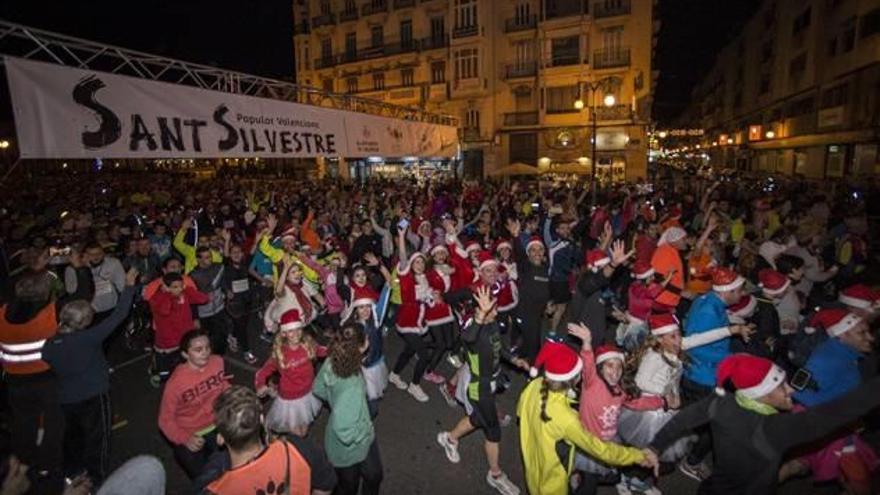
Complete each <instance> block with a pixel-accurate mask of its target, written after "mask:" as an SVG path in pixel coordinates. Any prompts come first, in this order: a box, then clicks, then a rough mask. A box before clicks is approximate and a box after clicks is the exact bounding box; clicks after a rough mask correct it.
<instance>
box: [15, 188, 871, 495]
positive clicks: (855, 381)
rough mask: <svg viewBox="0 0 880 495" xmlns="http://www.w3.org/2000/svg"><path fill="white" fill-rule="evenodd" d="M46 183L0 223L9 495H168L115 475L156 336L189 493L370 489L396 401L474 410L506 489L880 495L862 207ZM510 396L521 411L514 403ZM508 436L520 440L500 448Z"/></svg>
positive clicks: (690, 195) (517, 192)
mask: <svg viewBox="0 0 880 495" xmlns="http://www.w3.org/2000/svg"><path fill="white" fill-rule="evenodd" d="M728 177H729V176H728ZM38 184H39V188H38V189H37V188H24V187H23V188H19V189H16V190H12V189H10V190H9V191H8V194H5V195H4V197H3V198H2V200H0V201H2V205H0V206H2V208H0V239H2V244H0V272H2V273H0V275H2V280H3V282H4V283H3V284H2V291H3V301H4V302H3V305H2V306H0V358H2V365H3V369H4V377H5V380H4V385H5V395H6V401H5V411H6V417H7V422H6V428H5V429H6V430H7V432H8V437H9V438H8V440H9V441H8V442H7V443H8V445H7V448H5V449H4V450H5V451H6V452H5V455H6V456H7V457H6V460H4V461H2V466H3V469H2V470H0V478H2V479H3V485H2V488H0V494H3V495H6V494H20V493H50V494H56V493H62V492H63V493H66V494H69V493H73V494H77V493H89V492H90V491H95V492H97V493H99V494H113V493H144V494H147V493H164V489H165V473H164V471H163V469H162V466H161V464H159V463H158V461H156V459H155V458H151V457H136V458H134V459H132V460H129V461H128V462H126V463H125V464H123V465H122V466H121V467H119V468H118V469H116V470H115V471H113V472H111V471H110V466H111V464H114V465H115V464H116V463H114V462H111V456H110V453H111V448H110V447H111V438H112V425H113V410H112V398H111V394H110V374H109V371H108V362H107V359H106V353H107V351H108V347H109V346H111V345H112V343H113V342H112V341H113V340H114V339H118V338H120V337H119V334H120V330H121V329H122V328H129V327H131V320H132V319H133V318H134V316H135V314H136V315H137V316H138V318H139V321H149V323H148V325H147V327H148V328H147V329H146V333H147V335H146V338H147V339H148V345H147V349H148V352H149V353H150V356H151V365H150V376H149V382H150V384H151V385H152V386H153V387H155V388H156V389H157V393H159V394H161V405H160V408H159V411H158V413H157V424H158V428H159V430H160V431H161V434H162V435H163V436H164V438H165V439H166V440H167V443H168V445H169V449H170V450H171V451H172V452H173V456H174V458H175V460H176V461H177V463H178V464H179V465H180V467H181V468H182V469H183V471H184V472H185V473H186V475H187V476H188V477H189V478H190V479H191V480H192V487H193V491H194V492H195V493H217V494H224V493H230V494H238V493H250V492H251V491H254V490H257V492H258V493H260V490H262V492H261V493H290V494H308V493H334V494H342V495H345V494H357V493H363V494H375V493H379V492H380V491H381V485H382V479H383V471H384V470H383V465H382V459H381V455H380V450H379V439H378V437H377V430H376V428H375V427H374V420H375V419H376V417H377V415H379V414H380V409H381V407H382V406H381V403H382V397H383V396H384V395H386V394H388V393H401V394H407V396H408V397H411V398H412V400H415V401H418V402H419V403H425V404H424V406H420V407H426V408H436V407H448V406H452V407H460V408H461V410H462V411H463V415H462V417H461V419H460V420H459V421H458V422H457V423H456V424H450V425H448V427H449V428H450V429H449V430H445V431H438V432H437V434H436V440H437V444H438V456H442V455H444V454H445V456H446V457H447V459H448V460H449V462H450V463H453V464H456V463H459V462H460V461H461V457H460V455H459V443H460V442H461V441H462V440H463V439H464V438H465V437H466V436H467V435H468V434H470V433H472V432H474V431H476V430H480V431H481V434H482V437H483V441H484V450H485V456H486V478H485V479H486V482H487V483H488V485H489V486H491V487H492V488H494V489H496V490H497V491H498V492H500V493H502V494H504V495H516V494H518V493H520V492H521V490H522V489H523V488H525V489H527V490H528V492H529V493H532V494H548V495H562V494H567V493H576V494H591V493H596V490H597V489H598V487H599V486H602V485H612V486H614V487H615V489H616V491H617V492H618V493H619V494H631V493H640V494H659V493H660V489H659V488H658V479H659V477H662V476H666V475H668V474H669V472H670V471H671V470H673V469H678V470H679V471H680V472H681V473H683V474H684V475H686V476H687V477H690V478H693V479H694V480H696V482H698V483H699V488H698V490H699V493H706V494H727V493H731V494H732V493H746V492H748V493H773V492H774V491H775V490H776V489H777V487H778V486H779V485H780V484H783V483H785V482H786V481H787V480H789V479H790V478H795V477H811V478H812V480H813V481H814V482H817V483H839V484H840V486H841V487H842V488H843V489H845V490H847V491H848V492H849V493H854V494H866V495H867V494H871V493H877V489H878V484H877V479H876V478H877V472H878V471H877V469H878V467H880V461H878V458H877V456H876V453H875V450H874V447H873V444H874V443H876V442H872V440H876V438H875V436H874V434H875V433H876V431H877V424H878V423H877V421H876V420H877V418H876V417H875V416H873V409H874V408H875V407H877V406H878V405H880V382H878V380H877V378H875V376H876V374H877V371H878V363H877V359H876V350H875V349H874V342H875V331H874V326H873V324H874V320H875V317H876V315H877V314H878V311H880V291H877V290H876V289H874V288H873V286H872V284H874V283H876V282H877V280H876V277H874V276H873V275H874V273H875V272H874V267H875V266H876V264H877V260H876V259H875V258H874V255H875V252H874V251H873V250H872V246H873V244H874V243H875V239H872V237H871V233H872V230H871V229H870V228H869V225H870V221H869V219H870V218H871V217H870V212H871V211H872V208H873V206H874V205H873V204H872V203H870V201H871V200H870V198H871V194H869V193H868V192H867V191H866V190H861V191H856V192H853V191H852V190H851V189H849V188H846V187H842V186H841V185H840V184H837V185H833V186H832V185H828V184H810V183H806V182H803V181H795V180H787V179H783V178H769V179H765V180H761V181H748V182H746V181H745V180H743V181H737V180H725V181H721V182H713V181H710V180H703V179H696V178H690V179H687V178H685V180H680V181H668V182H667V181H664V182H663V183H656V184H652V183H646V182H638V183H630V184H620V185H616V186H608V187H605V188H602V190H601V191H599V193H598V195H596V196H595V198H596V200H595V202H593V201H592V198H593V197H594V196H592V195H591V194H590V192H591V191H590V189H589V186H588V185H585V184H583V183H565V182H557V183H541V182H518V181H513V182H510V181H506V182H503V183H501V182H488V181H487V182H481V181H475V182H467V181H460V180H452V179H448V180H442V179H439V180H434V181H427V182H423V183H419V182H415V181H412V180H398V181H392V180H370V181H366V182H364V183H361V184H352V183H347V184H346V183H341V182H338V181H329V180H326V181H312V182H306V181H291V180H283V179H276V180H261V181H252V180H246V179H242V178H240V177H239V178H230V177H223V176H218V177H215V178H210V179H206V178H201V179H195V178H192V179H188V178H184V177H181V176H168V175H160V174H154V173H146V172H144V173H131V174H128V173H126V174H114V173H106V174H103V175H102V174H98V173H94V174H85V175H81V176H79V177H76V178H75V180H71V177H69V176H67V177H59V176H45V177H41V178H40V179H39V182H38ZM863 187H866V186H863ZM144 318H146V320H144ZM126 336H127V335H126ZM392 339H394V340H399V345H398V344H395V346H394V347H395V348H397V347H399V348H400V349H401V350H400V352H398V353H395V355H390V354H387V353H386V351H387V350H390V347H389V345H388V341H389V340H392ZM261 349H268V351H267V352H261ZM224 356H233V357H236V358H237V359H240V360H242V361H244V362H246V363H249V364H251V365H254V366H256V368H257V372H256V373H255V375H254V379H253V383H252V386H250V387H245V386H241V385H233V384H231V382H230V379H231V376H230V374H229V373H228V371H227V369H226V366H227V365H228V363H226V362H225V360H224ZM517 374H519V375H521V376H522V377H523V378H524V381H525V382H526V384H525V386H524V388H521V387H520V386H519V385H518V384H519V383H521V381H522V380H520V379H511V377H512V376H516V375H517ZM388 384H391V385H393V388H392V391H389V390H388V389H387V386H388ZM432 387H436V390H437V392H439V395H440V396H442V398H443V399H444V401H443V402H440V401H436V400H435V401H433V402H432V401H431V399H430V395H429V393H428V392H430V389H429V388H432ZM393 389H399V391H393ZM426 389H429V390H426ZM506 389H513V390H512V392H513V393H516V394H518V405H517V408H516V411H515V416H516V417H515V418H511V417H510V416H509V415H506V414H503V413H502V412H500V411H499V409H498V408H497V407H496V399H495V396H496V395H497V394H498V393H500V392H501V391H503V390H506ZM432 395H433V394H432ZM435 397H436V395H435ZM438 403H439V404H440V405H438ZM447 404H448V406H447ZM325 409H326V410H328V411H329V416H328V418H327V420H326V421H327V422H326V427H325V428H324V438H323V441H318V440H316V439H314V438H313V436H311V435H309V431H310V429H311V426H312V425H313V423H314V422H315V421H316V419H317V418H318V417H319V416H320V415H321V414H323V413H322V411H323V410H325ZM411 420H412V421H413V422H418V421H419V418H418V417H413V418H412V419H411ZM514 421H515V422H516V424H517V425H518V430H519V434H518V438H519V445H516V444H515V441H514V440H513V439H512V438H510V437H511V436H512V435H506V437H508V438H503V437H505V435H502V431H503V428H504V426H506V425H507V424H509V423H511V422H514ZM426 424H427V423H426ZM502 445H503V446H504V448H505V449H516V450H518V451H519V452H520V453H521V457H522V461H523V471H524V473H525V479H526V485H527V486H526V487H519V486H517V485H516V484H515V483H514V482H513V481H511V479H510V478H509V477H508V476H507V474H505V471H504V467H503V466H502V465H501V463H500V455H499V452H500V449H501V448H502ZM384 448H391V449H406V448H407V445H390V444H387V443H386V444H385V446H384ZM441 458H442V457H441ZM448 469H449V470H450V472H453V471H454V470H455V469H456V468H455V467H452V466H450V467H449V468H448ZM254 487H258V488H254Z"/></svg>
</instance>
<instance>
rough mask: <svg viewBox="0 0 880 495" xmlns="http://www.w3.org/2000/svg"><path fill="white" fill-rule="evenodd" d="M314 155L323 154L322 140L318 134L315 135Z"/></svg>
mask: <svg viewBox="0 0 880 495" xmlns="http://www.w3.org/2000/svg"><path fill="white" fill-rule="evenodd" d="M315 153H325V151H324V138H323V137H321V135H320V134H315Z"/></svg>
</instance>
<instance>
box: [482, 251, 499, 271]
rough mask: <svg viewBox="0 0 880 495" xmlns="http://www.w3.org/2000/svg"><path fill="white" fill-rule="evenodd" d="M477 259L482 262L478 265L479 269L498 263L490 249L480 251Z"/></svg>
mask: <svg viewBox="0 0 880 495" xmlns="http://www.w3.org/2000/svg"><path fill="white" fill-rule="evenodd" d="M477 260H479V262H480V264H479V265H477V269H478V270H482V269H483V268H486V267H488V266H491V265H498V260H496V259H495V257H494V256H492V254H491V253H489V252H488V251H480V254H478V255H477Z"/></svg>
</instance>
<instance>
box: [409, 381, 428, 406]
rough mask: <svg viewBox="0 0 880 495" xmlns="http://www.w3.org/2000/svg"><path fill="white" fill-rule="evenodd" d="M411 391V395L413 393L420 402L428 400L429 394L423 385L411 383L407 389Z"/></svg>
mask: <svg viewBox="0 0 880 495" xmlns="http://www.w3.org/2000/svg"><path fill="white" fill-rule="evenodd" d="M406 391H407V392H409V395H412V396H413V398H414V399H415V400H417V401H419V402H428V394H426V393H425V391H424V390H422V387H420V386H418V385H416V384H415V383H410V384H409V387H407V389H406Z"/></svg>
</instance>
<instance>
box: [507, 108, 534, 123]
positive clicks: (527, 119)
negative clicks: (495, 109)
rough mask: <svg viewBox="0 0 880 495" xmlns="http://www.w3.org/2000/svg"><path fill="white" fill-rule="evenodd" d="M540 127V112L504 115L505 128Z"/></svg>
mask: <svg viewBox="0 0 880 495" xmlns="http://www.w3.org/2000/svg"><path fill="white" fill-rule="evenodd" d="M522 125H538V111H537V110H535V111H533V112H509V113H505V114H504V126H505V127H515V126H522Z"/></svg>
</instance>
